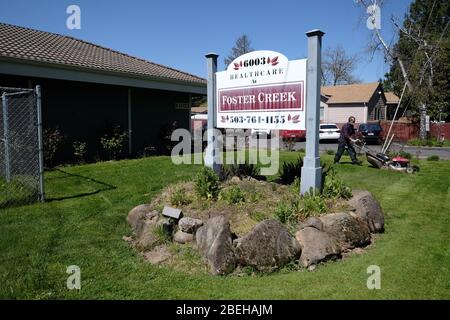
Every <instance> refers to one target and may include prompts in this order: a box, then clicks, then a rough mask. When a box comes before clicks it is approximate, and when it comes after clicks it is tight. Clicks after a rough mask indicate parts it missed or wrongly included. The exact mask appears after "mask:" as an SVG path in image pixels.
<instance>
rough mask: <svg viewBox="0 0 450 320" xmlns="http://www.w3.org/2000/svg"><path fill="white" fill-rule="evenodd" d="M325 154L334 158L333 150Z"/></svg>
mask: <svg viewBox="0 0 450 320" xmlns="http://www.w3.org/2000/svg"><path fill="white" fill-rule="evenodd" d="M326 153H327V154H328V155H330V156H334V154H335V152H334V151H333V150H327V151H326Z"/></svg>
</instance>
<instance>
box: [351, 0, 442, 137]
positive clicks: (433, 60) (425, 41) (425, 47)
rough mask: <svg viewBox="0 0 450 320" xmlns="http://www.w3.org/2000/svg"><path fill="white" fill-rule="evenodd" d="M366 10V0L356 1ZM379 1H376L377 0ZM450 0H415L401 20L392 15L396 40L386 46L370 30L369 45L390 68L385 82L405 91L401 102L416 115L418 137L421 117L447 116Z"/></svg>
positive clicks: (424, 132) (421, 132) (422, 118)
mask: <svg viewBox="0 0 450 320" xmlns="http://www.w3.org/2000/svg"><path fill="white" fill-rule="evenodd" d="M357 2H358V3H359V4H360V5H361V6H363V7H364V8H365V9H366V10H368V7H369V6H370V5H372V3H370V2H369V1H368V0H357ZM378 3H380V1H379V2H378ZM449 15H450V3H449V2H448V0H415V1H414V2H413V3H412V4H411V6H410V8H409V12H408V13H407V14H406V16H405V18H404V20H403V23H401V22H399V21H397V20H396V19H394V18H392V19H391V22H392V24H393V26H394V27H395V28H396V29H397V31H398V35H399V36H398V41H397V42H396V43H395V44H394V45H392V46H389V45H388V44H387V42H386V41H385V39H383V37H382V35H381V34H380V31H379V30H378V29H374V31H373V32H374V38H373V40H374V41H373V43H372V48H373V49H374V50H377V49H381V50H383V53H384V55H385V58H386V61H387V62H389V63H390V71H389V73H388V74H387V79H386V81H385V83H386V84H387V86H389V87H391V88H393V89H394V92H395V93H396V94H398V95H399V94H401V91H402V90H403V87H406V88H407V89H408V90H407V91H405V97H404V101H405V104H406V105H408V107H409V108H410V110H411V111H412V112H413V113H415V114H420V120H421V121H420V124H421V126H420V128H421V130H420V137H421V138H422V139H424V138H426V130H425V116H426V114H429V115H430V116H431V117H432V118H434V119H439V118H440V117H441V116H444V118H445V116H448V115H449V113H450V112H449V101H450V81H449V79H448V74H449V72H450V37H449V21H450V19H449Z"/></svg>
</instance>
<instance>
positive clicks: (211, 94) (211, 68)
mask: <svg viewBox="0 0 450 320" xmlns="http://www.w3.org/2000/svg"><path fill="white" fill-rule="evenodd" d="M205 57H206V59H207V64H208V78H207V94H208V97H207V103H208V130H207V135H208V146H207V147H206V151H205V165H206V166H207V167H210V168H211V169H213V170H214V172H215V173H217V174H219V172H220V165H219V154H218V148H217V137H216V136H215V131H216V127H217V114H216V72H217V58H218V57H219V55H217V54H215V53H208V54H207V55H205Z"/></svg>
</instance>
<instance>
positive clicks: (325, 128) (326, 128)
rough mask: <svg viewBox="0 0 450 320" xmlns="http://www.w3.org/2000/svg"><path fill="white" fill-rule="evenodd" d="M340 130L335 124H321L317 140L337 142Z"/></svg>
mask: <svg viewBox="0 0 450 320" xmlns="http://www.w3.org/2000/svg"><path fill="white" fill-rule="evenodd" d="M340 135H341V130H339V128H338V126H337V125H336V124H335V123H321V124H320V125H319V140H337V139H339V136H340Z"/></svg>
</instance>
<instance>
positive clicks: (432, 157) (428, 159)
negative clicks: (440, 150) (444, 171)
mask: <svg viewBox="0 0 450 320" xmlns="http://www.w3.org/2000/svg"><path fill="white" fill-rule="evenodd" d="M427 161H439V156H438V155H435V154H433V155H432V156H429V157H428V158H427Z"/></svg>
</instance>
